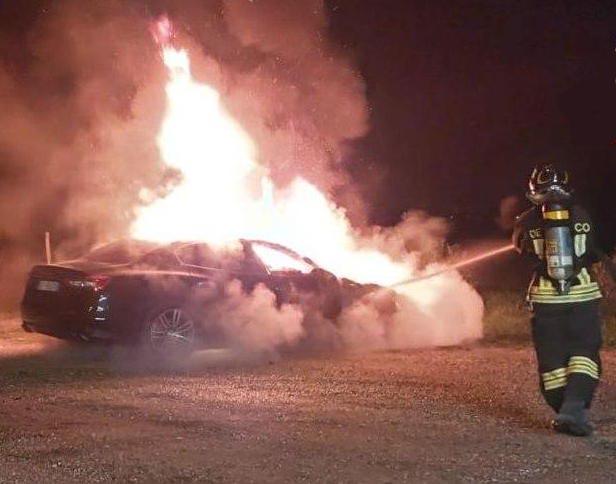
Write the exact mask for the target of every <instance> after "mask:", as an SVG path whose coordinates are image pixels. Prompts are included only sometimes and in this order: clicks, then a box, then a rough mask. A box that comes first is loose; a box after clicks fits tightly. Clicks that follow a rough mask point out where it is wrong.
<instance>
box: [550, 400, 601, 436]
mask: <svg viewBox="0 0 616 484" xmlns="http://www.w3.org/2000/svg"><path fill="white" fill-rule="evenodd" d="M585 407H586V405H585V403H584V401H583V400H566V401H565V402H564V403H563V406H562V407H561V408H560V412H559V413H558V415H557V416H556V418H555V419H554V421H553V424H552V425H553V427H554V430H556V432H560V433H563V434H569V435H575V436H576V437H586V436H588V435H590V434H592V431H593V427H592V425H591V424H590V422H589V421H588V416H587V415H586V408H585Z"/></svg>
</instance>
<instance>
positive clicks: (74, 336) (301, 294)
mask: <svg viewBox="0 0 616 484" xmlns="http://www.w3.org/2000/svg"><path fill="white" fill-rule="evenodd" d="M232 281H239V283H240V284H241V287H242V291H244V292H246V293H250V292H251V291H253V290H254V289H255V287H257V286H258V285H264V286H265V287H267V289H269V290H270V291H271V292H272V293H273V294H274V295H275V303H276V305H277V306H278V307H280V306H282V305H284V304H299V305H302V306H303V307H305V308H306V310H308V311H309V310H313V311H319V312H320V313H321V314H322V316H324V317H325V318H330V319H335V318H336V317H337V316H338V314H339V313H340V312H341V311H342V309H343V307H344V306H345V305H348V304H350V303H351V302H352V301H353V300H356V299H357V298H359V297H361V296H362V295H364V294H366V293H367V292H370V291H371V290H372V289H374V288H375V287H377V286H371V285H363V284H357V283H354V282H352V281H349V280H347V279H339V278H337V277H336V276H334V275H333V274H331V273H329V272H327V271H325V270H324V269H321V268H320V267H318V266H317V265H316V264H315V263H314V262H312V261H311V260H310V259H308V258H305V257H302V256H300V255H299V254H297V253H295V252H294V251H292V250H290V249H287V248H285V247H283V246H281V245H278V244H274V243H270V242H265V241H259V240H239V241H238V242H237V243H236V244H232V245H227V246H225V247H214V246H211V245H209V244H206V243H203V242H176V243H171V244H164V245H163V244H156V243H152V242H144V241H136V240H128V241H118V242H114V243H111V244H107V245H104V246H101V247H98V248H96V249H94V250H92V251H91V252H89V253H87V254H86V255H84V256H83V257H81V258H80V259H76V260H72V261H67V262H63V263H59V264H47V265H37V266H34V267H33V269H32V270H31V272H30V275H29V278H28V282H27V284H26V289H25V294H24V298H23V301H22V305H21V311H22V320H23V328H24V330H25V331H28V332H38V333H43V334H47V335H50V336H54V337H57V338H62V339H69V340H78V341H109V342H132V343H145V344H146V345H147V346H148V347H149V348H151V349H153V350H155V351H161V352H165V351H169V350H171V349H176V350H177V349H178V348H179V349H182V350H189V349H192V348H193V347H195V345H199V346H218V345H224V344H225V342H224V341H221V338H222V337H221V332H220V331H216V330H215V329H216V325H217V324H224V321H216V322H214V323H216V324H212V321H207V318H208V308H209V307H211V305H213V304H216V303H217V302H218V301H220V300H221V298H224V297H225V288H226V287H227V285H228V284H229V283H231V282H232Z"/></svg>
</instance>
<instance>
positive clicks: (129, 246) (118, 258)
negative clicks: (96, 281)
mask: <svg viewBox="0 0 616 484" xmlns="http://www.w3.org/2000/svg"><path fill="white" fill-rule="evenodd" d="M155 247H156V245H155V244H151V243H148V242H144V241H138V240H122V241H117V242H112V243H110V244H106V245H101V246H99V247H97V248H95V249H94V250H92V251H90V252H89V253H87V254H86V255H85V256H83V259H85V260H88V261H91V262H103V263H108V264H128V263H129V262H132V261H134V260H136V259H138V258H139V257H141V256H143V255H144V254H146V253H147V252H149V251H151V250H152V249H154V248H155Z"/></svg>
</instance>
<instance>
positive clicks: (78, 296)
mask: <svg viewBox="0 0 616 484" xmlns="http://www.w3.org/2000/svg"><path fill="white" fill-rule="evenodd" d="M87 268H88V267H86V265H85V264H80V263H67V264H63V265H39V266H35V267H34V268H33V269H32V271H31V272H30V277H29V279H28V283H27V285H26V291H25V294H24V299H23V302H22V316H23V319H24V322H25V323H26V324H28V325H31V326H35V327H36V328H37V329H39V330H41V331H43V332H45V330H48V331H51V332H55V333H64V332H66V333H79V332H80V330H81V329H82V328H83V326H84V325H85V324H86V323H87V322H89V321H90V319H91V317H92V307H93V305H94V303H95V300H96V296H95V291H94V289H93V287H91V286H88V285H87V284H88V283H87V280H88V275H89V274H91V272H90V271H86V270H85V269H87ZM89 269H91V268H89ZM99 269H100V268H99Z"/></svg>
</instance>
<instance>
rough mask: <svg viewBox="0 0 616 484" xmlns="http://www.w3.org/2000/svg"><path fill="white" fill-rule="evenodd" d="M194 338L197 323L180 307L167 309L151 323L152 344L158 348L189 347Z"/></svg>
mask: <svg viewBox="0 0 616 484" xmlns="http://www.w3.org/2000/svg"><path fill="white" fill-rule="evenodd" d="M194 339H195V324H194V322H193V320H192V319H191V318H190V316H188V315H187V314H186V312H185V311H182V310H181V309H179V308H170V309H166V310H165V311H163V312H161V313H160V314H159V315H158V316H156V317H155V318H154V319H153V320H152V322H151V323H150V344H151V346H152V347H153V348H155V349H157V350H172V349H183V348H188V347H190V346H192V345H193V343H194Z"/></svg>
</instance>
